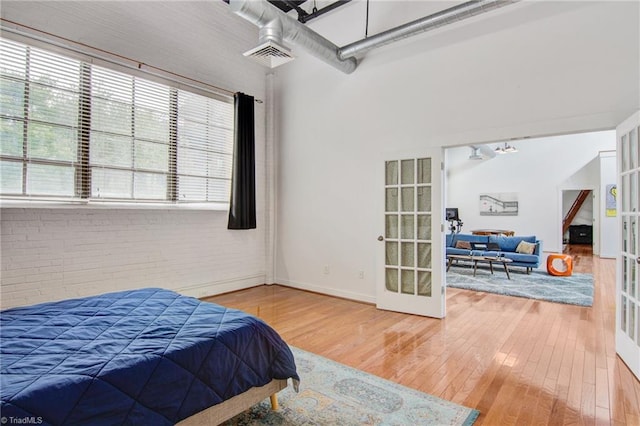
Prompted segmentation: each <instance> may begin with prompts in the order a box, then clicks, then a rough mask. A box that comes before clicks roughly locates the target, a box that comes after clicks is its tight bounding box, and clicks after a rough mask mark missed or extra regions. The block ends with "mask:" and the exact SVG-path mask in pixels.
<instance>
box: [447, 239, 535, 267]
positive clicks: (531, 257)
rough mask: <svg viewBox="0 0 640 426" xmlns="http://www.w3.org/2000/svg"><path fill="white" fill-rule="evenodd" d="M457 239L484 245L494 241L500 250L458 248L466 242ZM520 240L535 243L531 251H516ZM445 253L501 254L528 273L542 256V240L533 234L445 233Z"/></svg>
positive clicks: (491, 255) (490, 255)
mask: <svg viewBox="0 0 640 426" xmlns="http://www.w3.org/2000/svg"><path fill="white" fill-rule="evenodd" d="M458 241H466V242H468V243H469V244H471V243H475V244H479V245H485V246H486V245H488V244H489V243H495V244H497V245H498V246H499V247H500V250H499V251H498V250H487V249H485V248H476V249H475V250H474V249H473V248H460V246H461V245H466V244H464V243H458ZM520 241H526V242H528V243H532V244H535V248H534V251H533V253H532V254H525V253H517V252H516V248H517V247H518V244H520ZM456 246H458V247H456ZM446 253H447V255H449V254H464V255H468V254H474V255H477V256H488V257H495V256H498V254H502V255H503V256H504V257H506V258H508V259H511V260H512V263H509V266H522V267H524V268H526V270H527V274H529V273H531V270H532V269H533V268H537V267H538V266H539V265H540V261H541V257H542V241H540V240H537V239H536V237H535V236H514V237H505V236H497V235H470V234H447V246H446Z"/></svg>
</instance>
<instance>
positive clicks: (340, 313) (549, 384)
mask: <svg viewBox="0 0 640 426" xmlns="http://www.w3.org/2000/svg"><path fill="white" fill-rule="evenodd" d="M565 252H568V253H571V254H572V255H573V256H574V268H575V269H574V271H575V272H593V274H594V279H595V298H594V305H593V307H591V308H584V307H578V306H571V305H563V304H558V303H549V302H542V301H533V300H529V299H522V298H516V297H507V296H499V295H494V294H488V293H480V292H473V291H467V290H458V289H448V290H447V316H446V318H445V319H443V320H437V319H430V318H423V317H418V316H414V315H405V314H400V313H395V312H388V311H381V310H377V309H376V308H375V307H374V306H372V305H370V304H366V303H360V302H354V301H350V300H344V299H339V298H335V297H331V296H325V295H321V294H315V293H310V292H305V291H300V290H296V289H292V288H288V287H283V286H278V285H273V286H260V287H255V288H252V289H247V290H242V291H238V292H234V293H229V294H224V295H219V296H214V297H210V298H207V299H206V300H208V301H212V302H215V303H219V304H222V305H225V306H229V307H234V308H239V309H242V310H244V311H246V312H248V313H251V314H254V315H256V316H258V317H260V318H262V319H264V320H265V321H266V322H267V323H269V324H270V325H271V326H272V327H274V328H275V329H276V330H277V331H278V332H279V333H280V334H281V335H282V337H283V338H284V339H285V340H286V341H287V342H288V343H289V344H290V345H292V346H296V347H299V348H301V349H304V350H307V351H310V352H313V353H316V354H319V355H322V356H325V357H327V358H330V359H333V360H335V361H338V362H341V363H343V364H346V365H349V366H352V367H355V368H358V369H360V370H364V371H367V372H369V373H371V374H375V375H377V376H380V377H384V378H386V379H389V380H392V381H395V382H397V383H400V384H402V385H405V386H408V387H411V388H414V389H418V390H420V391H423V392H426V393H429V394H432V395H436V396H439V397H441V398H444V399H448V400H450V401H454V402H456V403H459V404H463V405H466V406H468V407H473V408H476V409H478V410H479V411H480V413H481V414H480V417H479V418H478V421H477V422H476V424H478V425H529V424H532V425H533V424H535V425H545V424H549V425H596V424H597V425H607V424H613V425H640V383H639V382H638V381H637V380H636V379H635V378H634V377H633V375H632V374H631V372H630V371H629V370H628V369H627V367H626V366H625V365H624V363H623V362H622V361H621V360H620V359H619V358H618V357H617V356H616V354H615V346H614V327H615V302H614V300H615V261H614V260H613V259H600V258H598V257H593V256H591V254H590V251H589V250H588V249H586V251H585V249H584V248H581V247H567V248H566V249H565Z"/></svg>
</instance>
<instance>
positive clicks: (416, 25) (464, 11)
mask: <svg viewBox="0 0 640 426" xmlns="http://www.w3.org/2000/svg"><path fill="white" fill-rule="evenodd" d="M517 1H519V0H474V1H469V2H466V3H462V4H460V5H458V6H454V7H451V8H449V9H445V10H443V11H441V12H438V13H434V14H433V15H429V16H426V17H424V18H420V19H417V20H415V21H412V22H409V23H407V24H404V25H401V26H399V27H396V28H392V29H390V30H387V31H384V32H382V33H379V34H376V35H374V36H371V37H369V38H365V39H362V40H359V41H356V42H354V43H351V44H348V45H346V46H343V47H341V48H340V49H339V51H338V56H339V57H340V59H347V58H351V57H354V56H356V55H360V54H363V53H365V52H368V51H369V50H372V49H375V48H378V47H381V46H385V45H387V44H389V43H393V42H396V41H400V40H402V39H405V38H407V37H411V36H414V35H416V34H419V33H423V32H426V31H429V30H433V29H435V28H439V27H442V26H443V25H447V24H451V23H453V22H456V21H461V20H463V19H467V18H470V17H472V16H475V15H479V14H480V13H484V12H489V11H491V10H494V9H497V8H499V7H502V6H506V5H508V4H512V3H515V2H517Z"/></svg>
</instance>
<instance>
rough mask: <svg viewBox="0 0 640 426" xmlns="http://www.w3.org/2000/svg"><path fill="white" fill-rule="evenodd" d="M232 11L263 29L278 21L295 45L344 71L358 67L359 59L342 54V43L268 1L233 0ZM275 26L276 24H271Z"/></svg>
mask: <svg viewBox="0 0 640 426" xmlns="http://www.w3.org/2000/svg"><path fill="white" fill-rule="evenodd" d="M229 6H230V7H231V11H233V12H234V13H235V14H237V15H239V16H241V17H243V18H244V19H246V20H247V21H249V22H252V23H253V24H255V25H257V26H258V27H259V28H262V27H264V26H266V25H267V24H269V23H270V22H272V21H274V20H278V21H280V24H281V25H282V36H283V39H284V40H285V41H288V42H290V43H292V44H295V45H297V46H299V47H301V48H303V49H305V50H306V51H307V52H308V53H310V54H311V55H313V56H315V57H316V58H318V59H320V60H322V61H324V62H326V63H327V64H329V65H331V66H333V67H335V68H337V69H339V70H340V71H343V72H345V73H347V74H350V73H352V72H353V71H354V70H355V69H356V67H357V66H358V62H357V61H356V59H355V58H347V59H341V58H339V57H338V46H336V45H335V44H333V43H332V42H330V41H329V40H327V39H326V38H324V37H322V36H321V35H320V34H318V33H316V32H314V31H312V30H310V29H309V28H307V27H305V26H304V25H302V24H301V23H299V22H298V21H296V20H295V19H293V18H291V17H290V16H288V15H286V14H284V13H282V12H281V11H280V10H279V9H278V8H277V7H275V6H273V5H272V4H270V3H268V2H267V1H266V0H261V1H255V0H229ZM269 25H273V23H271V24H269Z"/></svg>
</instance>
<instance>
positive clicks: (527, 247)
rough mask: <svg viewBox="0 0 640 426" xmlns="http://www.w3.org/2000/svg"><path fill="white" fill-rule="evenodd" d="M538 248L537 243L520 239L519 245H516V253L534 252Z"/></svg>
mask: <svg viewBox="0 0 640 426" xmlns="http://www.w3.org/2000/svg"><path fill="white" fill-rule="evenodd" d="M535 249H536V245H535V244H533V243H528V242H526V241H520V244H518V247H516V253H521V254H533V252H534V251H535Z"/></svg>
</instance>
